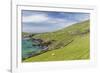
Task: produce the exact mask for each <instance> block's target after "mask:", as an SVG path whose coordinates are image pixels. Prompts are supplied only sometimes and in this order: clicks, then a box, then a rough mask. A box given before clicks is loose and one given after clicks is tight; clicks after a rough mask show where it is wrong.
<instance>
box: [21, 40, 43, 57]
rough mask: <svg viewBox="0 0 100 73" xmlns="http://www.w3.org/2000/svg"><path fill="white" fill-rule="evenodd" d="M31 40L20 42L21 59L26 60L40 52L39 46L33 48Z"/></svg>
mask: <svg viewBox="0 0 100 73" xmlns="http://www.w3.org/2000/svg"><path fill="white" fill-rule="evenodd" d="M32 43H33V41H32V40H31V39H23V40H22V58H27V57H30V56H32V55H35V54H37V53H40V52H41V50H42V49H41V47H40V46H33V45H32Z"/></svg>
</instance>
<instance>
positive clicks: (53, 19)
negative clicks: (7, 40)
mask: <svg viewBox="0 0 100 73" xmlns="http://www.w3.org/2000/svg"><path fill="white" fill-rule="evenodd" d="M89 19H90V14H89V13H77V12H51V11H49V12H48V11H33V10H22V25H23V27H22V31H23V32H31V33H44V32H52V31H57V30H60V29H63V28H65V27H68V26H70V25H72V24H75V23H78V22H82V21H85V20H89Z"/></svg>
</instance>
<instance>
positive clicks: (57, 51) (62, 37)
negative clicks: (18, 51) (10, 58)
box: [22, 20, 90, 62]
mask: <svg viewBox="0 0 100 73" xmlns="http://www.w3.org/2000/svg"><path fill="white" fill-rule="evenodd" d="M89 33H90V23H89V20H88V21H84V22H81V23H77V24H74V25H71V26H69V27H66V28H64V29H62V30H58V31H55V32H47V33H38V34H32V33H31V34H29V33H25V32H24V33H23V36H24V37H23V38H25V37H28V38H30V40H31V46H32V47H34V46H35V47H36V46H38V49H37V51H34V50H33V49H34V48H33V49H32V48H31V51H30V52H31V53H30V52H29V53H30V54H31V55H30V56H29V57H27V58H25V59H23V61H24V62H33V61H52V60H70V59H89V48H90V47H89ZM68 47H69V48H68ZM23 48H24V47H22V49H23ZM27 49H28V48H27ZM33 53H35V54H33ZM50 54H53V55H52V56H50ZM85 54H86V55H85ZM77 55H78V56H77Z"/></svg>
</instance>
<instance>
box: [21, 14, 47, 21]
mask: <svg viewBox="0 0 100 73" xmlns="http://www.w3.org/2000/svg"><path fill="white" fill-rule="evenodd" d="M46 20H48V17H47V15H46V14H34V15H30V16H23V22H24V23H28V22H38V23H39V22H44V21H46Z"/></svg>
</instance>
